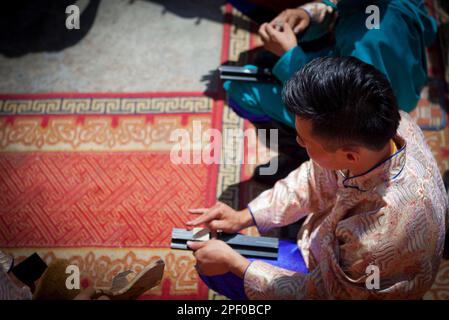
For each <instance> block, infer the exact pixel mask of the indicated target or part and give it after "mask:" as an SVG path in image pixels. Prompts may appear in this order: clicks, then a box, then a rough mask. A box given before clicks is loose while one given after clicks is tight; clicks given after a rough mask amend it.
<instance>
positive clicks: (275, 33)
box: [266, 23, 285, 39]
mask: <svg viewBox="0 0 449 320" xmlns="http://www.w3.org/2000/svg"><path fill="white" fill-rule="evenodd" d="M284 25H285V23H284ZM266 32H267V34H268V37H269V38H270V39H273V38H275V39H277V37H278V35H279V33H280V31H277V30H276V29H275V28H273V27H272V26H271V25H267V27H266Z"/></svg>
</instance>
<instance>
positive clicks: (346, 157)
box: [337, 147, 361, 164]
mask: <svg viewBox="0 0 449 320" xmlns="http://www.w3.org/2000/svg"><path fill="white" fill-rule="evenodd" d="M337 153H338V157H339V158H340V159H341V160H342V161H344V162H345V163H350V164H355V163H358V162H360V158H361V155H360V150H359V149H358V148H353V147H343V148H341V149H339V150H338V151H337Z"/></svg>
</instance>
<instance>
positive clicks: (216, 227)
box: [207, 220, 225, 233]
mask: <svg viewBox="0 0 449 320" xmlns="http://www.w3.org/2000/svg"><path fill="white" fill-rule="evenodd" d="M224 224H225V222H224V221H220V220H214V221H211V222H210V223H208V225H207V227H208V228H209V230H210V231H211V232H214V233H215V232H216V231H221V230H223V229H225V225H224Z"/></svg>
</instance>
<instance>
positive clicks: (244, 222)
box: [186, 202, 253, 233]
mask: <svg viewBox="0 0 449 320" xmlns="http://www.w3.org/2000/svg"><path fill="white" fill-rule="evenodd" d="M189 212H190V213H197V214H198V213H199V214H202V215H201V216H200V217H198V218H196V219H194V220H191V221H189V222H187V223H186V224H187V225H188V226H190V227H196V226H198V225H200V224H203V223H204V224H205V225H206V227H207V228H209V230H211V232H212V233H215V232H217V231H218V230H220V231H223V232H226V233H236V232H239V231H240V230H242V229H245V228H247V227H249V226H251V225H252V224H253V219H252V217H251V213H250V212H249V210H248V209H245V210H242V211H235V210H234V209H232V208H231V207H229V206H228V205H226V204H224V203H222V202H217V203H216V204H215V205H214V206H213V207H211V208H209V209H207V208H201V209H190V210H189Z"/></svg>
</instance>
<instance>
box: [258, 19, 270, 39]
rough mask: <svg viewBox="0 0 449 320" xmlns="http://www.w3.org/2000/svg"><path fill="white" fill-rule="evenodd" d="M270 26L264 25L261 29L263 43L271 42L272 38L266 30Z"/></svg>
mask: <svg viewBox="0 0 449 320" xmlns="http://www.w3.org/2000/svg"><path fill="white" fill-rule="evenodd" d="M268 26H269V24H268V23H264V24H262V25H261V26H260V28H259V35H260V37H261V38H262V41H263V42H267V41H269V40H270V36H269V35H268V33H267V30H266V29H267V27H268Z"/></svg>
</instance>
